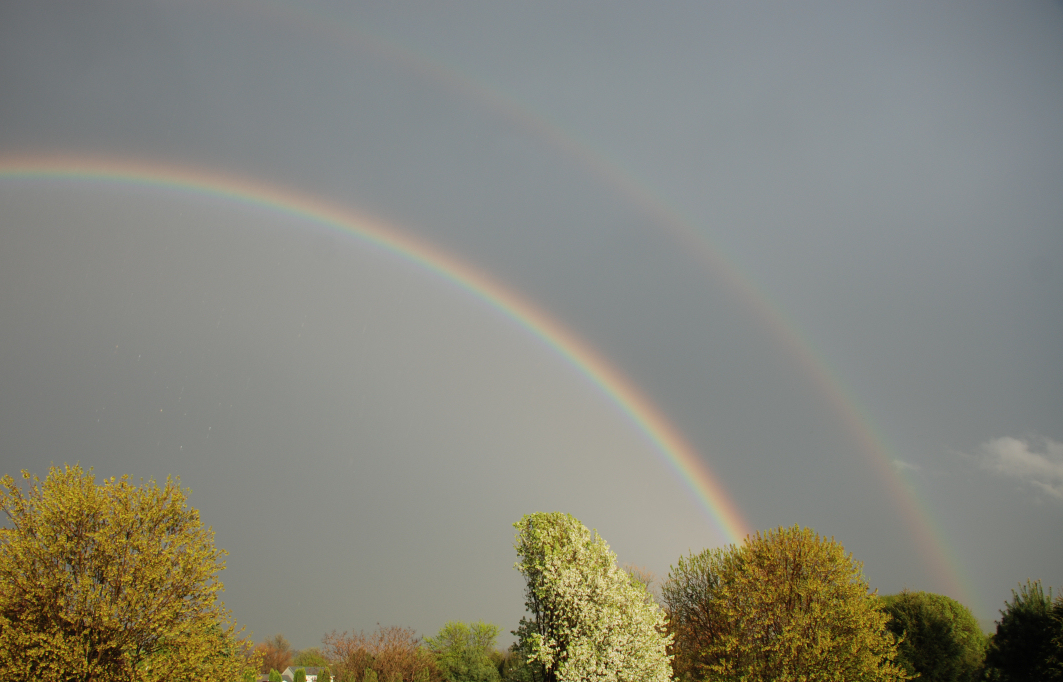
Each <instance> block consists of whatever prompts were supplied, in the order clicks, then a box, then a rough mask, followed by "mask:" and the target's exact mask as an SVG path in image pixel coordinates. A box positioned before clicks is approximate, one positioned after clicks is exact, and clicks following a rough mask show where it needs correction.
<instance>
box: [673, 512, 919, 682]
mask: <svg viewBox="0 0 1063 682" xmlns="http://www.w3.org/2000/svg"><path fill="white" fill-rule="evenodd" d="M662 599H663V601H664V604H665V610H666V611H667V612H668V614H669V629H670V631H671V634H672V635H674V637H675V640H674V641H675V643H674V646H673V653H674V655H675V658H674V664H675V672H676V675H677V677H678V678H679V679H681V680H701V679H706V678H710V679H728V680H730V679H743V680H749V681H750V682H753V681H757V680H805V681H807V682H815V681H818V680H864V681H872V680H875V681H893V680H904V679H907V675H906V674H905V673H904V672H903V670H901V669H900V668H899V667H898V666H897V664H896V663H895V659H896V656H897V651H896V642H895V640H894V637H893V635H892V634H891V633H890V632H889V631H888V630H887V629H886V621H887V619H888V616H886V614H885V613H884V612H883V611H882V610H881V606H880V604H879V602H878V599H877V597H875V596H874V594H869V592H868V586H867V582H866V581H865V580H864V578H863V575H862V574H861V568H860V564H859V563H858V562H855V561H854V560H853V559H852V557H851V555H850V556H847V555H846V554H845V551H844V550H843V549H842V546H841V545H840V544H838V543H837V542H835V541H834V539H833V538H831V539H830V540H827V539H826V538H821V537H820V536H819V535H817V534H815V533H813V531H811V530H810V529H807V528H799V527H798V526H794V527H793V528H789V529H783V528H780V529H778V530H777V531H768V532H766V533H763V534H761V533H757V534H756V535H754V536H752V537H746V539H745V541H744V542H743V543H742V545H741V546H734V545H730V546H728V547H726V548H723V549H709V550H706V551H704V552H702V553H701V554H699V555H691V556H690V557H689V558H680V560H679V563H678V565H677V566H674V567H672V569H671V571H670V572H669V575H668V580H667V582H666V583H665V585H664V587H663V588H662Z"/></svg>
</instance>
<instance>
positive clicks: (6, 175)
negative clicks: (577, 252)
mask: <svg viewBox="0 0 1063 682" xmlns="http://www.w3.org/2000/svg"><path fill="white" fill-rule="evenodd" d="M47 179H53V180H65V181H80V182H102V183H109V184H118V185H126V186H132V187H155V188H163V189H168V190H173V191H180V192H187V193H190V194H195V195H206V196H213V197H219V198H223V199H226V200H229V201H233V202H236V203H241V204H247V205H252V206H256V207H259V208H262V209H265V210H270V211H275V212H277V213H279V214H283V215H287V216H291V217H294V218H297V219H300V220H304V221H307V222H310V223H312V224H316V225H318V226H320V227H323V228H326V229H330V230H337V231H340V232H344V233H347V234H350V235H353V236H355V237H357V238H358V239H360V240H361V241H362V242H364V243H366V244H369V245H371V246H373V247H374V248H377V249H380V250H382V251H384V252H387V253H389V254H391V255H392V256H394V257H397V258H399V259H402V260H405V261H407V262H410V263H413V264H415V265H416V266H418V267H420V268H422V269H424V270H427V271H428V272H430V273H432V274H433V275H435V276H436V277H439V278H440V279H443V280H445V281H447V282H449V283H450V284H451V285H453V286H455V287H457V288H459V289H461V290H463V291H465V292H467V293H469V294H472V295H473V296H475V297H476V298H478V299H479V300H481V301H483V302H485V303H487V304H488V305H490V306H491V307H492V308H494V309H495V310H496V311H498V312H499V313H500V314H502V315H504V316H505V317H506V318H508V319H510V320H512V321H513V322H514V323H516V324H517V325H519V326H520V327H522V328H524V329H525V330H526V331H527V332H529V333H530V334H532V335H533V336H534V337H535V338H537V339H539V340H540V341H541V342H542V343H544V344H545V345H547V346H548V347H549V348H551V349H552V350H553V351H554V352H555V353H557V355H558V356H560V357H561V358H562V359H563V360H564V361H565V362H567V363H568V364H569V365H571V366H572V367H573V368H574V369H576V370H577V371H578V372H579V373H580V374H582V375H583V376H584V377H586V378H587V379H588V380H589V381H590V382H591V383H592V384H593V385H594V386H595V387H596V388H597V389H598V390H599V391H600V392H601V393H602V394H604V395H605V396H606V397H607V398H608V399H609V400H610V401H611V402H612V403H613V404H614V405H615V406H616V407H617V409H619V411H620V412H621V413H623V414H624V415H625V416H626V417H627V418H628V419H629V420H630V421H631V423H632V424H633V425H634V426H635V428H636V429H637V430H638V431H639V432H640V433H641V434H642V435H643V436H644V437H645V438H646V439H647V440H648V441H649V442H650V443H651V444H652V445H653V448H654V450H655V451H656V452H657V453H658V455H659V456H660V457H661V458H662V459H663V460H664V461H666V462H667V463H668V464H669V465H670V467H671V468H672V469H673V470H674V471H675V472H676V473H677V474H678V476H679V477H680V478H681V479H682V480H683V482H684V483H685V484H686V486H687V487H688V488H689V490H690V492H691V493H692V495H693V497H694V498H695V499H696V500H697V502H698V504H699V505H700V506H701V507H702V509H703V510H704V512H705V513H706V515H707V517H708V518H709V519H710V520H711V521H712V523H713V524H714V525H715V526H716V528H717V530H718V531H719V532H720V533H721V534H722V535H723V537H724V539H725V540H726V541H727V542H731V543H734V542H739V541H740V540H741V539H742V538H743V537H745V535H746V534H747V532H748V529H747V526H746V523H745V521H744V520H743V518H742V515H741V514H740V512H739V510H738V508H737V507H736V506H735V504H734V502H733V501H731V499H730V497H729V496H728V495H727V493H726V491H725V490H724V489H723V487H722V486H721V485H720V482H719V481H718V480H717V479H716V477H715V476H714V475H713V474H712V472H711V471H710V469H709V467H708V466H707V465H706V464H705V463H704V462H703V461H702V458H701V457H700V456H699V455H698V453H697V452H696V450H695V449H694V448H693V447H692V446H691V445H690V443H688V442H687V440H686V439H685V438H684V437H683V436H682V434H681V433H680V432H679V431H678V430H677V429H676V428H675V427H674V426H673V425H672V424H671V423H670V422H669V421H668V419H666V418H665V417H664V415H663V414H661V412H660V411H659V410H658V409H657V408H656V407H655V406H654V405H653V403H652V402H651V401H650V400H649V399H648V398H647V397H646V396H645V395H643V394H642V392H641V391H639V390H638V388H636V387H635V386H634V384H632V383H631V381H630V380H628V379H627V377H625V376H624V375H623V374H622V373H621V372H620V371H619V370H617V369H616V368H615V367H613V366H612V365H611V364H610V363H609V362H608V361H607V360H606V359H605V358H603V357H602V356H601V355H600V354H599V353H596V352H595V351H594V350H593V349H592V348H591V347H590V346H589V345H587V344H586V343H585V342H584V341H583V340H582V339H580V338H579V337H578V336H577V335H576V334H574V333H573V332H571V331H570V330H568V329H567V328H566V327H564V326H563V325H561V324H560V323H559V322H557V321H556V320H555V319H553V318H552V317H550V316H549V315H547V314H546V313H545V312H543V311H542V310H541V309H539V308H538V307H537V306H535V305H533V304H532V303H531V302H530V301H528V300H527V299H525V298H523V297H522V296H520V295H518V294H517V293H516V292H514V291H511V290H510V289H507V288H506V287H504V286H503V285H502V284H500V283H499V282H497V281H496V280H494V279H493V278H491V277H490V276H488V275H487V274H485V273H484V272H482V271H480V270H477V269H475V268H473V267H472V266H470V265H469V264H467V263H464V262H462V261H461V260H459V259H458V258H456V257H455V256H453V255H452V254H449V253H447V252H446V251H444V250H442V249H440V248H439V247H438V246H435V245H433V244H430V243H428V242H427V241H424V240H423V239H419V238H416V237H414V236H412V235H410V234H409V233H407V232H404V231H403V230H401V229H399V228H397V227H394V226H392V225H388V224H386V223H384V222H381V221H379V220H375V219H372V218H369V217H367V216H364V215H361V214H358V213H356V212H353V211H351V210H349V209H346V208H342V207H339V206H336V205H333V204H329V203H327V202H325V201H323V200H320V199H317V198H315V197H312V196H309V195H307V194H302V193H299V192H295V191H292V190H290V189H287V188H281V187H277V186H272V185H268V184H266V183H262V182H258V181H254V180H251V179H248V178H243V177H236V176H233V175H224V174H220V173H216V172H213V171H208V170H204V169H200V168H190V167H178V166H170V165H162V164H158V163H146V162H142V161H117V160H112V159H100V158H92V157H48V158H45V157H7V158H3V157H0V180H4V181H7V182H12V181H22V180H47Z"/></svg>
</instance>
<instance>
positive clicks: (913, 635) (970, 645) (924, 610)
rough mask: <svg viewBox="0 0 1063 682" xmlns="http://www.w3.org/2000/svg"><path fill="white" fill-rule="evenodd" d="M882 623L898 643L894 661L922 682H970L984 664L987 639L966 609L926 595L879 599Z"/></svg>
mask: <svg viewBox="0 0 1063 682" xmlns="http://www.w3.org/2000/svg"><path fill="white" fill-rule="evenodd" d="M882 602H883V604H884V610H885V611H886V613H888V614H889V615H890V621H889V623H888V625H887V627H888V628H889V630H890V632H892V633H893V634H894V635H895V636H896V637H897V640H898V642H899V645H898V648H897V652H898V654H899V655H898V657H897V661H898V663H900V664H901V665H903V666H904V667H905V669H906V670H907V672H908V674H909V675H911V676H913V677H916V676H918V678H919V679H920V680H926V681H927V682H974V680H977V679H978V677H979V675H980V674H981V668H982V663H983V661H984V660H985V647H986V636H985V634H984V633H983V632H982V629H981V628H980V627H979V626H978V621H976V620H975V618H974V616H973V615H972V614H971V612H970V610H968V608H967V607H966V606H964V605H963V604H961V603H959V602H958V601H956V600H955V599H950V598H949V597H946V596H944V595H940V594H932V593H930V592H908V591H907V590H905V591H904V592H901V593H900V594H894V595H890V596H888V597H883V598H882Z"/></svg>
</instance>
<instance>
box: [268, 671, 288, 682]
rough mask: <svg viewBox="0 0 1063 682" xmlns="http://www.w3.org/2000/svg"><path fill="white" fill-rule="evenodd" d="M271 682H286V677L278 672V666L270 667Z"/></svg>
mask: <svg viewBox="0 0 1063 682" xmlns="http://www.w3.org/2000/svg"><path fill="white" fill-rule="evenodd" d="M269 682H284V678H283V677H281V674H280V673H279V672H277V669H276V668H270V671H269Z"/></svg>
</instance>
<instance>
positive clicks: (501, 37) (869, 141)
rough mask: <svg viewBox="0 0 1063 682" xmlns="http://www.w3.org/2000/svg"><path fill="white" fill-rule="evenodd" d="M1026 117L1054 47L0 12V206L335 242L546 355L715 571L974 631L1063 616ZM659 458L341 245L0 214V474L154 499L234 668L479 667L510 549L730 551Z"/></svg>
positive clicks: (1034, 174)
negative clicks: (687, 465) (773, 566)
mask: <svg viewBox="0 0 1063 682" xmlns="http://www.w3.org/2000/svg"><path fill="white" fill-rule="evenodd" d="M1060 112H1063V8H1061V6H1060V4H1058V3H1047V2H1014V3H993V2H983V3H978V2H955V3H948V2H939V3H934V4H932V5H931V4H913V3H885V2H883V3H859V4H856V5H854V4H853V3H834V4H832V3H819V2H805V3H763V4H760V3H755V2H742V3H726V4H714V3H706V2H693V3H678V2H677V3H667V4H660V3H632V2H608V3H606V2H581V3H567V2H566V3H551V2H537V3H530V4H529V3H525V4H515V3H495V2H484V3H471V2H462V3H437V2H422V3H348V2H339V1H337V2H331V3H330V2H309V1H306V2H299V3H282V2H265V1H263V2H257V1H254V0H247V1H239V2H237V1H233V0H225V1H222V2H183V3H156V2H84V3H78V4H77V5H76V6H75V5H71V4H68V3H53V2H42V1H38V2H32V3H13V2H8V3H3V4H2V5H0V173H2V169H3V168H4V167H7V168H9V169H10V168H13V167H14V166H13V164H14V163H15V162H14V160H15V159H27V158H30V159H32V158H43V157H49V158H65V157H70V156H73V155H77V156H79V157H81V158H82V159H89V160H90V161H92V162H93V163H98V164H100V165H101V166H102V164H105V163H107V162H117V161H119V160H120V161H122V162H124V163H127V164H132V165H133V166H136V167H141V168H144V169H147V168H154V169H156V171H157V170H158V169H162V168H175V167H181V168H184V169H192V172H196V173H204V174H206V173H212V174H223V175H229V176H238V177H241V178H244V179H245V180H247V181H251V182H260V183H266V184H269V185H271V186H274V187H278V188H282V189H283V190H284V191H286V192H290V193H297V194H300V195H302V196H305V197H313V198H317V199H320V200H322V201H327V202H329V203H331V204H332V205H335V206H339V207H342V208H345V209H349V210H352V211H357V212H359V213H362V214H365V215H369V216H373V217H375V218H376V219H379V220H380V221H383V222H384V223H386V224H387V225H390V226H391V227H390V228H388V229H391V230H393V232H394V233H395V234H400V233H401V234H407V235H411V236H414V237H416V238H419V239H422V240H424V241H425V242H427V243H430V244H433V245H435V246H436V247H438V248H439V249H441V252H445V253H448V254H452V255H453V256H454V257H456V258H457V259H459V260H461V261H463V262H464V263H466V264H467V265H468V266H469V267H471V268H472V269H474V270H475V271H477V272H479V273H481V274H482V275H483V276H486V277H490V278H493V279H494V280H495V281H497V282H498V283H500V284H501V285H502V286H504V287H506V288H507V289H509V290H511V291H513V292H515V293H517V294H519V295H520V296H522V297H524V298H525V299H527V300H529V301H531V302H533V303H534V304H535V305H536V306H538V307H539V308H540V309H541V310H542V311H543V312H544V313H545V314H547V315H548V316H550V317H551V318H552V319H553V320H555V321H556V322H557V323H558V324H560V325H562V326H564V327H565V328H567V329H568V330H570V331H571V332H572V333H573V334H574V335H576V336H577V337H579V338H581V339H582V340H583V341H584V342H585V343H586V345H587V347H589V348H591V349H593V351H594V353H596V354H598V355H599V356H600V357H601V358H603V359H604V360H605V361H607V362H608V363H610V364H611V365H612V366H613V367H615V368H616V369H617V370H618V371H619V372H621V373H622V374H623V375H625V376H626V377H627V379H628V380H630V382H631V383H632V385H634V386H636V387H637V388H638V389H639V390H640V391H641V392H642V393H643V394H644V395H645V397H646V398H647V399H648V400H649V401H650V402H651V403H652V404H653V405H654V406H655V407H656V409H657V410H659V411H660V412H661V413H662V414H663V415H665V416H666V417H667V418H668V419H669V420H670V421H671V422H672V424H673V425H674V427H675V428H676V429H677V430H678V431H679V432H681V433H682V434H683V435H684V436H685V437H686V438H687V440H689V442H690V443H691V444H692V446H693V447H694V449H695V450H696V451H697V453H698V456H699V458H700V459H701V461H702V462H704V464H705V466H707V467H708V468H709V469H710V470H711V471H712V472H713V474H714V476H715V478H716V480H717V481H718V482H719V484H720V486H721V487H722V488H723V489H724V490H725V491H726V494H727V495H728V496H729V499H730V501H731V502H733V503H734V505H735V507H736V508H737V509H738V510H739V512H740V513H741V516H742V517H743V519H744V521H745V523H746V524H747V526H748V529H750V530H755V529H767V528H773V527H777V526H790V525H793V524H801V525H805V526H810V527H812V528H814V529H815V530H817V531H818V532H820V533H821V534H824V535H828V536H831V535H833V536H834V537H835V538H836V539H838V540H839V541H840V542H841V543H842V544H843V545H844V546H845V547H846V549H847V550H849V551H851V552H852V553H853V555H854V557H855V558H856V559H857V560H860V561H862V562H863V563H864V570H865V574H866V576H867V578H868V579H869V581H870V583H871V586H872V587H874V588H877V589H878V590H879V591H880V592H882V593H893V592H897V591H899V590H901V589H902V588H905V587H907V588H909V589H913V590H929V591H934V592H943V593H946V594H949V595H950V596H953V597H955V598H957V599H960V600H961V601H963V602H964V603H966V604H967V605H968V606H970V607H971V608H972V609H973V610H974V612H975V615H976V616H977V617H978V618H979V619H981V620H982V621H983V623H984V624H986V625H988V624H989V621H991V620H992V619H993V618H995V617H996V616H997V611H998V609H999V608H1001V607H1002V606H1003V604H1004V600H1005V599H1006V598H1008V597H1009V595H1010V590H1011V589H1012V588H1015V587H1016V586H1017V584H1018V583H1019V582H1021V581H1025V580H1026V579H1027V578H1041V579H1042V580H1044V581H1045V582H1046V583H1047V584H1050V585H1054V586H1056V587H1057V588H1060V587H1063V543H1060V542H1059V541H1058V538H1059V537H1060V532H1061V531H1063V304H1061V301H1063V267H1061V263H1063V192H1061V191H1060V188H1061V187H1063V116H1061V113H1060ZM146 176H147V173H146V171H145V177H146ZM664 456H665V455H664V453H662V452H661V451H660V450H659V449H658V448H657V447H656V446H655V445H654V443H653V442H651V440H649V439H648V438H647V437H646V435H645V434H644V433H643V432H641V431H640V430H639V429H638V428H636V426H635V425H634V424H633V423H632V421H631V420H630V419H629V418H628V416H626V415H625V414H624V413H623V410H622V406H619V405H618V404H617V403H616V402H615V401H614V400H613V399H612V398H611V397H610V395H609V394H608V393H607V392H605V391H603V390H601V388H600V387H598V386H596V385H595V384H594V383H593V382H592V381H591V380H589V379H588V377H587V376H586V375H584V374H582V373H580V372H579V371H578V369H577V368H576V367H574V366H573V365H572V364H571V363H570V362H569V361H567V360H566V358H565V357H564V356H563V355H562V354H560V353H558V352H557V351H556V350H555V349H553V348H551V347H550V346H549V345H548V344H546V343H544V342H543V340H542V339H540V338H537V337H536V336H535V335H534V334H532V333H530V332H529V330H528V329H527V328H525V327H523V326H521V324H520V323H519V321H516V320H514V319H513V318H511V317H509V316H507V315H506V314H504V313H503V312H502V311H501V310H499V309H498V308H497V307H493V306H492V305H491V304H490V303H488V302H486V301H485V300H483V299H482V298H480V297H477V296H476V295H474V294H473V293H471V292H470V291H468V290H466V289H463V288H462V287H461V286H458V285H456V284H455V283H454V282H453V281H451V280H448V279H447V278H446V277H440V276H439V274H438V273H433V272H432V271H431V270H430V269H429V268H426V267H423V266H420V265H418V264H417V263H412V262H410V261H408V260H404V259H402V258H398V257H396V256H395V255H394V254H389V253H387V252H386V251H383V250H381V249H379V248H375V247H373V246H372V245H371V244H368V243H366V242H365V241H363V240H360V239H358V238H357V237H355V236H352V235H344V234H341V233H338V232H335V231H330V230H328V229H324V228H322V226H321V225H319V224H315V223H314V222H313V221H310V220H308V219H305V218H303V217H300V216H298V215H292V214H287V215H286V214H283V213H281V212H279V211H276V210H271V209H269V208H267V207H263V206H254V205H249V204H247V203H246V202H244V203H242V202H237V201H232V200H226V199H224V198H219V197H217V196H207V195H205V194H204V193H202V192H198V193H197V192H194V191H188V190H182V189H179V188H175V187H169V188H167V187H158V186H155V187H148V186H145V185H143V184H137V183H135V182H118V183H115V182H109V183H107V182H99V181H92V180H87V179H81V180H77V179H67V180H63V181H56V180H43V179H32V178H26V177H19V176H18V174H17V173H15V174H14V175H13V174H12V173H10V172H9V173H8V174H7V175H0V473H4V474H17V472H18V471H19V470H20V469H28V470H30V471H31V472H34V473H37V474H40V475H44V474H45V473H46V472H47V468H48V466H49V465H50V464H51V463H55V464H62V463H65V462H75V461H80V462H81V464H82V465H83V466H86V467H88V466H91V467H94V468H95V471H96V472H97V474H99V475H105V476H110V475H120V474H123V473H128V474H130V475H131V476H133V477H135V478H140V477H145V478H149V477H154V478H157V479H163V478H165V477H166V476H168V475H175V476H180V477H181V481H182V483H183V484H184V485H186V486H188V487H190V488H191V489H192V491H193V492H192V496H191V499H190V501H191V504H192V505H193V506H195V507H197V508H199V509H200V510H201V511H202V512H203V516H204V519H205V521H206V522H207V523H209V524H210V525H212V526H213V527H214V529H215V531H216V533H217V542H218V544H219V545H220V546H221V547H223V548H225V549H227V550H228V551H229V557H228V568H227V570H226V571H225V573H224V574H223V576H222V578H223V581H224V582H225V584H226V587H227V590H226V603H227V604H228V606H229V607H230V608H232V610H233V611H234V615H235V617H236V619H237V620H238V621H239V622H240V623H241V624H244V625H247V627H248V629H249V630H251V631H253V633H254V637H255V638H256V640H261V639H263V638H265V637H266V636H269V635H272V634H274V633H277V632H281V633H284V634H285V635H286V636H287V637H288V638H289V639H290V640H291V641H292V643H293V644H294V645H295V646H296V647H297V648H301V647H306V646H312V645H316V644H319V643H320V639H321V636H322V635H323V634H324V633H326V632H328V631H331V630H333V629H339V630H344V629H351V628H354V629H363V628H366V629H371V628H372V627H374V626H375V624H377V623H381V624H384V625H404V626H410V627H414V628H415V629H417V630H418V631H419V632H420V633H422V634H434V633H435V631H436V630H438V628H439V627H440V626H441V625H442V624H443V623H444V622H445V621H447V620H479V619H483V620H487V621H490V622H494V623H496V624H498V625H499V626H501V627H502V628H503V630H504V631H508V630H511V629H513V628H515V627H516V625H517V621H518V620H519V618H520V617H521V615H522V612H523V594H522V589H523V583H522V580H521V578H520V576H519V575H518V574H517V573H516V571H514V570H513V569H512V564H513V562H514V561H515V556H514V554H513V549H512V537H513V528H512V523H513V522H515V521H517V520H518V519H519V518H520V517H521V515H523V514H525V513H530V512H534V511H554V510H561V511H568V512H571V513H573V514H575V515H576V516H577V518H579V519H580V520H581V521H583V523H585V524H586V525H587V526H589V527H594V528H597V529H598V530H599V532H601V534H602V535H603V537H604V538H605V539H606V540H607V541H608V542H609V543H610V544H611V545H612V547H613V548H614V550H615V551H616V552H617V553H618V555H619V559H620V561H621V562H622V563H632V564H637V565H640V566H644V567H646V568H649V569H650V570H652V571H654V572H655V573H657V574H658V575H659V576H662V577H663V576H664V575H666V574H667V571H668V567H669V565H670V564H673V563H675V561H676V559H677V558H678V557H679V556H680V555H681V554H685V553H686V552H688V551H700V550H701V549H704V548H706V547H710V546H716V545H719V544H722V543H725V542H727V541H729V538H727V537H726V535H725V533H724V532H723V531H722V530H721V529H720V528H719V527H718V526H717V525H716V524H714V523H713V521H712V518H711V516H710V515H709V514H707V513H706V510H705V508H704V507H703V506H702V505H700V504H699V502H698V500H697V498H696V496H695V495H694V493H693V492H692V490H691V488H690V486H689V485H688V484H687V483H686V482H685V481H684V479H683V478H682V477H681V476H680V475H678V474H677V473H676V472H675V471H674V470H673V469H672V468H670V467H669V466H668V465H667V463H666V461H665V460H664V459H663V458H664ZM928 539H929V541H930V544H929V545H928V544H927V540H928ZM506 639H507V641H508V639H509V638H508V636H507V638H506Z"/></svg>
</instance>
